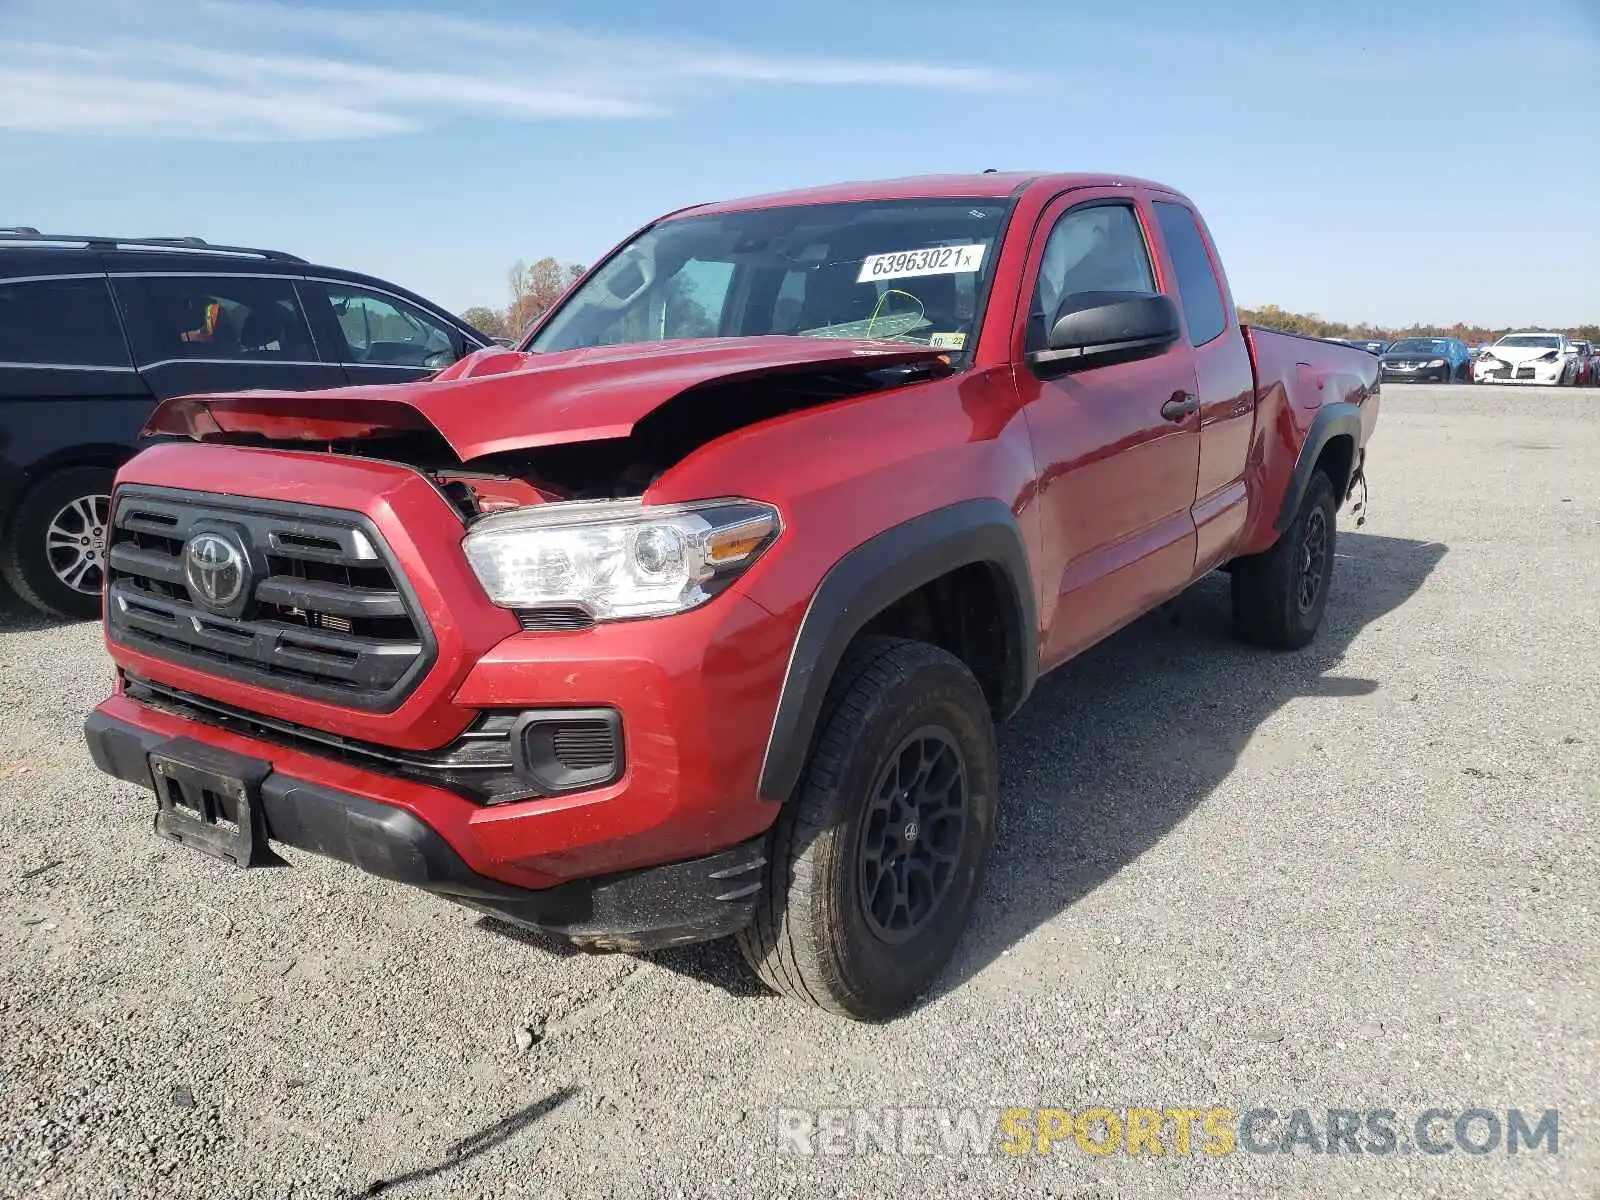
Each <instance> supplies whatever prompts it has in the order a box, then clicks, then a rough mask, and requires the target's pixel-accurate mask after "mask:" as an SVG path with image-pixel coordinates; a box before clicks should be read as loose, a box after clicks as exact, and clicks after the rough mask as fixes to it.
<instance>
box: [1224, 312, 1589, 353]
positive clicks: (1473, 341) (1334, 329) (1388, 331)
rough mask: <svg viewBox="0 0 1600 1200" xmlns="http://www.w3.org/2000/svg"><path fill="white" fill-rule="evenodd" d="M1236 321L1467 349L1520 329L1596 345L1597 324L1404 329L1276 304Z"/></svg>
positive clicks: (1313, 333) (1291, 330) (1327, 335)
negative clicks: (1446, 340) (1430, 340)
mask: <svg viewBox="0 0 1600 1200" xmlns="http://www.w3.org/2000/svg"><path fill="white" fill-rule="evenodd" d="M1239 320H1240V321H1242V322H1244V323H1245V324H1247V325H1261V326H1265V327H1266V328H1269V329H1282V330H1284V331H1285V332H1287V333H1300V334H1305V335H1306V336H1308V337H1323V338H1348V339H1350V340H1351V341H1355V342H1363V341H1385V342H1392V341H1395V340H1396V339H1397V338H1403V337H1452V338H1460V339H1461V340H1462V341H1463V342H1466V343H1467V344H1468V345H1469V346H1476V345H1481V344H1484V343H1487V342H1493V341H1495V340H1497V339H1499V338H1501V337H1504V336H1505V335H1506V334H1508V333H1515V332H1517V331H1518V330H1522V329H1548V330H1549V331H1550V332H1552V333H1565V334H1566V335H1567V336H1568V337H1572V338H1579V339H1581V340H1583V341H1587V342H1600V325H1574V326H1568V327H1567V328H1565V329H1563V328H1561V327H1559V326H1557V327H1554V328H1552V327H1550V326H1545V325H1510V326H1489V325H1468V324H1467V323H1466V322H1464V321H1457V322H1456V323H1455V324H1454V325H1408V326H1405V327H1404V328H1402V327H1399V326H1386V325H1373V324H1370V323H1362V324H1359V325H1351V324H1348V323H1346V322H1344V321H1330V320H1328V319H1327V318H1325V317H1320V316H1318V315H1317V314H1316V313H1297V312H1289V311H1287V310H1286V309H1282V308H1279V307H1278V306H1277V305H1276V304H1266V305H1263V306H1262V307H1260V308H1241V309H1240V310H1239Z"/></svg>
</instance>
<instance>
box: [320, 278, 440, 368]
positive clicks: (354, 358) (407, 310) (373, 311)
mask: <svg viewBox="0 0 1600 1200" xmlns="http://www.w3.org/2000/svg"><path fill="white" fill-rule="evenodd" d="M312 286H313V287H316V288H320V289H321V290H322V292H323V293H324V294H325V295H326V296H327V297H328V303H329V304H330V305H331V306H332V308H333V315H334V319H335V320H337V321H338V322H339V329H340V331H341V332H342V333H343V334H344V342H345V344H344V347H343V348H342V353H341V354H340V355H339V361H340V362H344V363H358V364H362V365H366V366H385V367H421V366H447V365H448V364H449V362H450V361H452V360H453V359H454V358H455V356H456V346H457V343H458V337H457V334H456V331H455V330H453V329H451V328H450V327H449V326H448V325H446V324H445V323H444V322H443V321H440V320H439V319H438V318H437V317H433V316H430V315H429V314H427V313H425V312H423V311H422V310H421V309H420V308H417V307H416V306H415V305H411V304H407V303H405V302H404V301H402V300H398V299H396V298H394V297H392V296H384V295H380V294H379V293H377V292H372V291H368V290H367V289H365V288H360V287H355V286H354V285H351V284H344V283H317V284H313V285H312ZM336 349H338V348H336ZM440 355H443V356H444V358H443V359H438V358H437V356H440ZM430 359H434V360H435V361H432V362H430V361H429V360H430Z"/></svg>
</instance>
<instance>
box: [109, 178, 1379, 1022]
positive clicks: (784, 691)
mask: <svg viewBox="0 0 1600 1200" xmlns="http://www.w3.org/2000/svg"><path fill="white" fill-rule="evenodd" d="M1377 376H1378V363H1377V360H1376V359H1375V358H1373V357H1372V356H1371V355H1369V354H1366V353H1365V352H1363V351H1360V350H1356V349H1352V348H1348V347H1343V346H1338V345H1334V344H1332V343H1329V342H1324V341H1316V340H1311V339H1305V338H1299V337H1295V336H1292V335H1289V334H1283V333H1277V332H1271V331H1268V330H1263V329H1256V328H1245V327H1241V326H1240V324H1239V321H1238V318H1237V316H1236V315H1235V312H1234V307H1233V301H1232V298H1231V295H1230V292H1229V288H1228V284H1227V282H1226V277H1225V275H1224V273H1223V271H1222V268H1221V265H1220V263H1219V261H1218V258H1217V255H1216V252H1215V249H1214V247H1213V245H1212V242H1211V238H1210V235H1209V232H1208V231H1207V228H1206V225H1205V223H1204V221H1203V220H1202V219H1201V217H1200V216H1199V214H1198V213H1197V211H1196V209H1195V207H1194V206H1193V205H1192V204H1191V203H1190V202H1189V201H1188V200H1187V199H1185V198H1184V197H1183V196H1182V195H1180V194H1178V193H1177V192H1174V191H1172V190H1171V189H1169V188H1166V187H1163V186H1161V185H1159V184H1155V183H1151V182H1147V181H1143V180H1137V179H1127V178H1116V177H1110V176H1094V175H1024V174H1001V173H985V174H981V175H971V176H938V177H929V178H918V179H909V180H896V181H889V182H882V183H865V184H850V185H843V186H834V187H826V188H819V189H814V190H809V191H801V192H794V193H789V194H784V195H776V196H763V197H758V198H754V199H746V200H738V201H733V202H728V203H719V204H706V205H701V206H698V207H695V208H689V209H685V210H682V211H679V212H675V213H672V214H670V215H669V216H666V217H664V218H662V219H660V220H658V221H655V222H653V223H651V224H650V225H648V226H647V227H646V228H644V229H642V230H641V231H639V232H638V233H636V234H635V235H634V236H632V237H630V238H629V239H627V240H626V241H625V242H624V243H623V244H621V245H620V246H619V247H618V248H617V249H616V250H614V251H613V252H612V253H611V254H609V255H608V256H606V258H605V259H604V260H603V261H601V262H600V263H599V264H598V265H597V266H595V267H594V268H593V269H591V270H590V271H589V272H588V274H587V275H586V276H585V277H584V278H583V279H581V280H580V281H579V282H578V283H577V284H575V285H574V286H573V287H572V289H571V290H570V291H569V292H568V293H567V294H566V295H565V296H564V297H562V298H561V300H560V301H558V303H557V304H556V305H555V306H554V307H553V308H552V309H551V311H549V312H548V313H547V314H546V315H545V316H544V318H543V319H542V320H541V321H540V323H539V324H538V325H537V327H536V328H534V329H533V330H532V331H531V332H530V333H529V335H528V337H527V338H526V340H525V341H524V343H523V344H522V345H521V346H520V347H519V348H518V349H515V350H513V349H503V348H490V349H486V350H482V351H479V352H477V353H474V354H472V355H470V356H468V357H467V358H465V359H463V360H461V361H460V362H457V363H455V364H453V365H452V366H450V367H448V368H446V369H445V370H442V371H440V372H439V373H438V374H436V375H434V376H432V377H430V378H428V379H426V380H423V381H420V382H416V383H409V384H400V385H394V386H376V387H348V388H340V389H334V390H330V391H324V392H307V393H281V394H280V393H271V392H247V393H240V394H230V395H209V396H194V397H186V398H179V399H175V400H169V401H167V402H166V403H165V404H163V405H162V406H161V407H160V408H159V409H158V410H157V412H156V413H155V414H154V416H153V417H152V418H151V422H150V425H149V428H148V432H149V433H151V434H153V435H166V436H167V439H168V440H164V441H163V442H161V443H160V444H157V445H155V446H153V447H151V448H150V449H147V450H146V451H144V452H143V453H141V454H139V455H138V456H137V457H135V458H134V459H133V460H132V461H130V462H129V463H128V464H127V465H126V466H125V467H123V469H122V470H121V472H120V473H119V475H118V477H117V481H116V487H115V495H114V496H113V498H112V512H113V517H112V530H111V533H110V539H109V570H108V572H107V582H106V590H105V636H106V642H107V645H108V647H109V650H110V653H111V655H112V657H113V659H114V660H115V664H116V685H115V692H114V694H113V695H112V696H111V697H110V698H109V699H107V700H106V701H105V702H104V703H103V704H101V705H100V706H99V708H98V709H97V710H96V711H95V712H94V713H93V715H92V716H91V717H90V718H89V721H88V724H87V728H86V734H87V738H88V742H89V746H90V749H91V750H92V752H93V755H94V759H95V761H96V763H97V764H98V765H99V766H100V768H101V769H102V770H104V771H106V772H108V773H110V774H111V775H114V776H117V777H118V778H121V779H124V780H129V781H131V782H134V783H136V784H139V785H141V786H143V787H146V788H153V789H154V791H155V794H156V805H155V828H156V830H157V832H159V833H160V834H162V835H164V836H166V837H169V838H172V839H175V840H177V841H179V842H182V843H184V844H186V845H190V846H193V847H194V848H196V849H197V850H201V851H205V852H208V853H211V854H214V855H218V856H221V857H223V858H225V859H228V860H230V861H231V862H233V863H236V864H238V865H239V866H252V865H257V864H262V863H267V862H273V861H276V851H275V849H274V847H279V846H286V847H295V848H298V849H301V850H307V851H312V852H315V853H317V854H322V855H327V856H330V857H332V858H335V859H340V860H343V861H344V862H347V863H351V864H353V865H355V866H357V867H360V868H362V869H363V870H366V871H369V872H372V873H373V874H376V875H380V876H383V877H385V878H387V879H391V880H395V881H398V882H402V883H407V884H413V885H416V886H418V887H421V888H426V889H428V890H429V891H432V892H435V893H437V894H439V895H441V896H445V897H448V898H450V899H451V900H454V901H458V902H460V903H462V904H465V905H468V906H471V907H473V908H476V909H479V910H482V911H484V912H486V913H490V914H494V915H496V916H497V917H499V918H501V919H504V920H506V921H510V922H515V923H519V924H522V925H527V926H533V927H537V928H539V929H543V930H546V931H549V932H551V933H554V934H557V935H561V936H564V937H566V938H568V939H571V940H572V941H573V942H576V943H578V944H579V945H582V946H585V947H588V948H591V949H611V950H624V951H641V950H649V949H652V948H659V947H663V946H670V945H676V944H680V943H687V942H695V941H703V940H707V939H712V938H720V937H725V936H730V935H734V936H737V938H738V941H739V945H740V947H741V948H742V950H743V952H744V955H745V956H746V958H747V959H748V960H749V962H750V963H751V964H752V965H753V967H754V968H755V970H756V971H757V972H758V973H759V975H760V976H761V978H762V979H763V980H764V981H765V982H766V983H767V984H768V985H770V986H771V987H772V988H774V989H776V990H777V991H779V992H782V993H785V994H787V995H789V996H792V997H794V998H796V999H798V1000H800V1001H803V1002H806V1003H810V1004H814V1005H818V1006H820V1007H822V1008H825V1009H828V1010H830V1011H833V1012H837V1013H841V1014H844V1015H847V1016H850V1017H854V1018H859V1019H867V1020H874V1019H882V1018H885V1017H888V1016H891V1015H893V1014H895V1013H897V1012H899V1011H902V1010H903V1009H904V1008H906V1007H907V1006H908V1005H910V1004H911V1003H913V1002H914V1001H915V999H916V997H917V996H918V995H919V994H920V993H922V992H923V991H925V990H926V989H927V988H928V986H929V985H930V983H931V982H932V981H933V979H934V977H935V976H936V975H937V973H938V972H939V971H940V969H941V967H942V966H943V965H944V964H945V963H946V962H947V960H948V959H949V957H950V955H951V954H952V951H953V949H954V947H955V945H956V943H957V941H958V939H959V938H960V936H961V933H962V930H963V927H964V926H965V924H966V923H967V920H968V916H969V914H970V912H971V910H972V907H973V904H974V901H975V899H976V897H977V895H978V891H979V885H980V881H981V878H982V874H983V870H984V864H985V860H986V859H987V857H988V855H989V850H990V845H991V843H992V841H993V839H994V834H995V818H996V806H997V805H998V804H999V803H1000V799H1001V798H1000V795H999V785H998V778H997V764H996V751H995V727H996V724H997V723H999V722H1000V721H1003V720H1004V719H1005V718H1006V717H1008V716H1009V715H1010V714H1012V713H1014V712H1015V711H1016V710H1017V709H1018V708H1019V707H1020V706H1021V705H1022V704H1023V703H1024V701H1026V700H1027V698H1028V694H1029V692H1030V690H1031V689H1032V688H1033V687H1034V685H1035V682H1036V680H1037V679H1038V678H1039V676H1040V675H1042V674H1043V673H1044V672H1046V671H1049V670H1052V669H1053V668H1055V667H1058V666H1060V665H1061V664H1062V663H1064V662H1066V661H1068V660H1069V659H1071V658H1072V657H1073V656H1074V655H1076V654H1078V653H1080V652H1081V651H1083V650H1084V649H1085V648H1086V647H1089V646H1091V645H1093V644H1094V643H1096V642H1098V641H1100V640H1101V639H1102V638H1104V637H1106V636H1107V635H1108V634H1110V633H1112V632H1113V631H1114V630H1116V629H1118V628H1120V627H1122V626H1124V625H1127V624H1128V623H1129V622H1130V621H1133V620H1134V619H1135V618H1137V617H1139V616H1140V615H1141V614H1142V613H1146V612H1148V611H1150V610H1152V609H1154V608H1156V607H1157V606H1159V605H1162V604H1163V603H1164V602H1166V601H1169V600H1171V599H1172V598H1174V597H1175V596H1177V595H1178V594H1179V593H1180V592H1182V591H1183V590H1184V589H1185V588H1187V587H1189V585H1190V584H1192V583H1193V582H1195V581H1196V580H1197V579H1199V578H1200V577H1202V576H1204V575H1206V574H1207V573H1208V572H1211V571H1213V570H1217V569H1219V568H1222V569H1226V570H1227V571H1229V572H1230V573H1231V576H1232V582H1231V587H1232V598H1233V612H1234V617H1235V619H1236V622H1237V625H1238V628H1239V630H1240V632H1241V633H1242V634H1243V636H1244V637H1245V638H1247V639H1249V640H1250V641H1252V642H1256V643H1259V644H1263V645H1266V646H1272V647H1278V648H1283V649H1293V648H1296V647H1299V646H1302V645H1304V644H1305V643H1306V642H1307V641H1309V640H1310V639H1311V638H1312V637H1313V635H1314V634H1315V633H1316V630H1317V627H1318V625H1319V623H1320V622H1321V620H1322V617H1323V612H1324V608H1325V606H1326V605H1327V603H1328V594H1329V581H1330V578H1331V575H1332V572H1333V566H1334V537H1335V518H1336V514H1337V512H1338V510H1339V508H1340V507H1341V506H1342V505H1343V504H1344V503H1345V502H1346V501H1347V500H1351V499H1353V498H1354V496H1355V494H1356V490H1357V488H1358V485H1363V483H1364V475H1363V468H1364V465H1365V459H1366V446H1367V441H1368V437H1369V435H1370V434H1371V433H1372V430H1373V426H1374V424H1375V422H1376V420H1377V414H1378V402H1379V386H1378V377H1377ZM1362 494H1363V495H1364V490H1363V493H1362Z"/></svg>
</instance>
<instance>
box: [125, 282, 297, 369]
mask: <svg viewBox="0 0 1600 1200" xmlns="http://www.w3.org/2000/svg"><path fill="white" fill-rule="evenodd" d="M116 289H117V293H118V295H119V296H121V297H122V299H123V311H124V312H125V313H127V314H128V316H129V318H130V320H129V324H130V327H131V330H132V333H133V339H134V352H135V355H136V357H137V358H138V361H139V364H140V365H141V366H149V365H150V364H152V363H159V362H170V361H184V360H207V361H217V360H226V361H238V362H310V363H314V362H316V361H317V347H316V343H315V342H314V340H313V339H312V336H311V330H310V328H309V327H308V326H307V325H306V318H305V313H304V312H303V311H302V310H301V308H300V300H299V297H298V296H296V294H295V288H294V280H292V279H290V278H287V277H284V278H275V277H263V276H251V275H178V274H174V275H157V274H150V275H131V276H119V277H117V279H116Z"/></svg>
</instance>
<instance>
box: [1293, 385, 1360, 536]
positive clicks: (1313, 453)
mask: <svg viewBox="0 0 1600 1200" xmlns="http://www.w3.org/2000/svg"><path fill="white" fill-rule="evenodd" d="M1336 437H1349V439H1350V445H1351V448H1352V450H1353V451H1359V450H1360V447H1361V409H1360V407H1359V406H1358V405H1355V404H1348V403H1345V402H1343V401H1341V402H1339V403H1337V404H1325V405H1323V406H1322V408H1321V409H1320V410H1319V411H1318V412H1317V415H1316V417H1315V418H1313V420H1312V422H1311V428H1310V430H1309V431H1307V433H1306V440H1305V442H1304V443H1303V444H1302V445H1301V447H1300V454H1299V457H1297V458H1296V459H1295V460H1294V472H1293V473H1292V474H1291V475H1290V476H1289V486H1288V487H1286V488H1285V489H1284V492H1283V503H1282V504H1281V505H1279V507H1278V519H1277V520H1276V521H1275V522H1274V523H1273V528H1275V529H1276V530H1277V531H1278V532H1279V533H1282V532H1283V531H1284V530H1285V529H1287V528H1289V526H1290V525H1291V524H1292V523H1293V521H1294V515H1295V513H1297V512H1299V511H1300V501H1301V500H1303V499H1305V494H1306V489H1307V488H1308V487H1310V486H1311V475H1312V473H1313V472H1314V471H1315V470H1316V469H1317V459H1319V458H1321V457H1322V451H1323V450H1324V449H1325V448H1326V447H1327V445H1328V443H1329V442H1331V441H1332V440H1333V439H1334V438H1336ZM1357 457H1358V455H1357V454H1356V453H1352V454H1351V458H1350V462H1351V469H1352V470H1354V469H1355V466H1356V460H1357ZM1348 482H1349V481H1348V480H1346V483H1347V484H1348ZM1337 499H1338V502H1339V503H1340V504H1343V503H1344V497H1343V496H1339V497H1338V498H1337Z"/></svg>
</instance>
